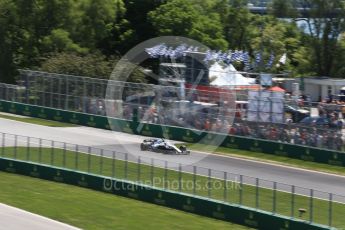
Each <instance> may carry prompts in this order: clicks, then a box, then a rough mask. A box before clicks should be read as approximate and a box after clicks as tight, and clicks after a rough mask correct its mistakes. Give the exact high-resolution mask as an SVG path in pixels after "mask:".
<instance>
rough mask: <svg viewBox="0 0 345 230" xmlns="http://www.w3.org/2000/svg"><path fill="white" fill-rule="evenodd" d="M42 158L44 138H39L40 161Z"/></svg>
mask: <svg viewBox="0 0 345 230" xmlns="http://www.w3.org/2000/svg"><path fill="white" fill-rule="evenodd" d="M41 160H42V138H40V139H39V149H38V162H39V163H41Z"/></svg>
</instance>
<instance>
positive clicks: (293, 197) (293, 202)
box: [291, 185, 295, 218]
mask: <svg viewBox="0 0 345 230" xmlns="http://www.w3.org/2000/svg"><path fill="white" fill-rule="evenodd" d="M291 217H292V218H295V186H294V185H292V187H291Z"/></svg>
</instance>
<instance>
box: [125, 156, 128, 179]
mask: <svg viewBox="0 0 345 230" xmlns="http://www.w3.org/2000/svg"><path fill="white" fill-rule="evenodd" d="M127 176H128V153H126V154H125V179H127Z"/></svg>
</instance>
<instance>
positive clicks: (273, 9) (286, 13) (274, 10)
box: [268, 0, 297, 18]
mask: <svg viewBox="0 0 345 230" xmlns="http://www.w3.org/2000/svg"><path fill="white" fill-rule="evenodd" d="M268 7H269V11H270V13H271V14H272V15H274V16H275V17H277V18H294V17H296V16H297V11H296V10H295V9H294V6H293V1H286V0H273V2H272V3H271V4H270V5H269V6H268Z"/></svg>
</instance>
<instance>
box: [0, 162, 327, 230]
mask: <svg viewBox="0 0 345 230" xmlns="http://www.w3.org/2000/svg"><path fill="white" fill-rule="evenodd" d="M0 171H5V172H10V173H17V174H21V175H25V176H31V177H36V178H40V179H45V180H50V181H56V182H62V183H66V184H70V185H77V186H81V187H85V188H90V189H94V190H97V191H103V192H108V193H112V194H116V195H120V196H124V197H129V198H134V199H137V200H141V201H145V202H150V203H154V204H158V205H162V206H166V207H170V208H174V209H178V210H183V211H186V212H191V213H195V214H199V215H202V216H207V217H211V218H216V219H220V220H223V221H229V222H232V223H237V224H240V225H245V226H249V227H253V228H257V229H280V230H287V229H293V230H321V229H329V228H328V227H326V226H322V225H316V224H310V223H308V222H306V221H299V220H296V219H291V218H287V217H284V216H280V215H272V214H270V213H268V212H263V211H258V210H255V209H251V208H247V207H237V206H233V205H229V204H225V203H222V202H219V201H215V200H211V199H206V198H202V197H197V196H191V195H189V194H183V193H176V192H172V191H168V190H162V189H157V188H153V187H149V186H146V185H141V184H135V183H132V182H129V181H124V180H116V179H114V178H108V177H102V176H99V175H94V174H87V173H81V172H78V171H71V170H66V169H63V168H57V167H49V166H46V165H40V164H33V163H28V162H23V161H18V160H12V159H6V158H0Z"/></svg>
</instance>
